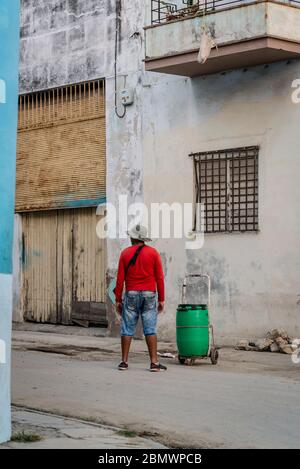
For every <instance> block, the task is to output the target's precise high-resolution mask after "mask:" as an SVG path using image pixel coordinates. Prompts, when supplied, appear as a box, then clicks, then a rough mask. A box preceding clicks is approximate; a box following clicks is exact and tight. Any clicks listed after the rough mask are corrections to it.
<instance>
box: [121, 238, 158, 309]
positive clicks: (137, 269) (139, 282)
mask: <svg viewBox="0 0 300 469" xmlns="http://www.w3.org/2000/svg"><path fill="white" fill-rule="evenodd" d="M138 247H139V245H134V246H130V247H129V248H127V249H125V250H124V251H123V252H122V254H121V257H120V261H119V268H118V276H117V285H116V289H115V295H116V301H117V302H118V303H121V301H122V293H123V287H124V282H125V284H126V291H142V290H144V291H155V292H156V291H157V292H158V301H165V282H164V272H163V268H162V263H161V258H160V255H159V253H158V252H157V251H156V249H154V248H152V247H151V246H144V247H143V249H142V250H141V252H140V253H139V255H138V258H137V260H136V263H135V265H132V266H130V267H129V270H128V272H127V276H126V281H125V269H126V266H127V265H128V264H129V262H130V259H131V258H132V257H133V256H134V253H135V251H136V250H137V249H138Z"/></svg>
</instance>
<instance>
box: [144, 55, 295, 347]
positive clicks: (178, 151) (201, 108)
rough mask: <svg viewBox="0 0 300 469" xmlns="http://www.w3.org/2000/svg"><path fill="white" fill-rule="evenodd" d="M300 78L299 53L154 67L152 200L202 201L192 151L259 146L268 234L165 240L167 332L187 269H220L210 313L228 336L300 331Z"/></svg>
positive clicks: (148, 190) (148, 134) (149, 157)
mask: <svg viewBox="0 0 300 469" xmlns="http://www.w3.org/2000/svg"><path fill="white" fill-rule="evenodd" d="M297 77H300V63H299V61H294V62H291V63H286V62H281V63H278V64H273V65H270V66H260V67H256V68H251V69H247V70H237V71H232V72H228V73H226V74H218V75H213V76H207V77H199V78H195V79H182V78H176V79H175V78H174V77H171V78H170V79H169V78H166V77H161V76H156V75H155V74H153V75H152V77H151V78H152V84H151V83H150V79H151V78H150V79H149V77H148V87H147V88H145V93H144V110H143V114H144V141H143V145H144V146H143V154H144V191H145V199H146V200H147V201H148V202H149V203H150V202H151V201H153V195H152V194H155V198H156V199H161V200H165V201H169V202H172V201H175V200H176V201H178V202H182V203H183V202H189V201H192V200H193V189H194V187H193V167H192V162H191V160H190V159H189V157H188V155H189V154H190V153H191V152H200V151H210V150H219V149H226V148H235V147H239V146H248V145H259V146H260V155H259V225H260V232H259V233H257V234H255V233H249V234H247V233H245V234H210V235H207V236H206V239H205V245H204V248H203V249H202V250H200V251H186V252H185V250H184V245H183V242H181V241H178V240H175V241H172V240H170V241H162V242H159V243H157V246H158V247H161V249H162V250H163V252H164V255H165V257H166V258H167V259H168V262H167V304H168V308H167V313H166V315H165V316H164V317H163V318H162V323H161V334H162V335H163V336H165V337H170V336H173V337H174V318H175V311H176V306H177V304H178V302H179V301H180V288H179V287H180V285H181V282H182V279H183V277H184V274H185V272H186V271H187V272H188V273H197V272H200V273H201V272H202V273H209V274H210V275H211V277H212V311H211V313H212V320H213V323H214V325H215V330H216V334H217V337H218V340H219V341H220V342H222V343H234V341H235V340H236V338H238V337H243V336H246V337H252V336H262V335H263V334H264V333H265V332H266V330H268V329H269V328H273V327H283V328H285V329H287V330H288V331H289V333H290V334H291V335H296V336H297V335H299V333H300V322H299V312H300V306H299V272H300V250H299V247H300V246H299V244H300V243H299V229H300V221H299V220H300V218H299V214H300V213H299V206H300V205H299V203H300V188H299V183H298V174H299V170H300V160H299V158H298V153H299V152H298V130H297V129H298V122H299V118H300V105H299V104H298V105H297V104H293V103H292V100H291V93H292V91H293V90H292V88H291V83H292V81H293V80H294V79H295V78H297ZM166 180H168V181H170V183H168V184H166V183H165V181H166ZM155 201H157V200H155ZM202 294H203V295H204V296H205V292H202ZM202 298H203V297H202Z"/></svg>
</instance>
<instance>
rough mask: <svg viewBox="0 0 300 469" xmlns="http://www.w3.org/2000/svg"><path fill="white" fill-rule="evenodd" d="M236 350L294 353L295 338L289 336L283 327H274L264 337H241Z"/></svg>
mask: <svg viewBox="0 0 300 469" xmlns="http://www.w3.org/2000/svg"><path fill="white" fill-rule="evenodd" d="M236 350H247V351H254V352H275V353H276V352H277V353H278V352H281V353H286V354H293V353H294V351H295V350H294V348H293V339H291V338H290V337H289V335H288V334H287V332H286V331H284V330H281V329H272V330H271V331H269V332H268V333H267V334H266V336H265V337H264V338H262V339H256V340H248V339H241V340H240V341H239V343H238V344H237V346H236Z"/></svg>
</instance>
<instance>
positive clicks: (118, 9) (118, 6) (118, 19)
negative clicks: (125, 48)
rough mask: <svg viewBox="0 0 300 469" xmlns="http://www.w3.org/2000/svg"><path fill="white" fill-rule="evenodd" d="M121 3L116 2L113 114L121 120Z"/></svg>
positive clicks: (124, 111) (123, 114)
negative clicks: (119, 52) (119, 70)
mask: <svg viewBox="0 0 300 469" xmlns="http://www.w3.org/2000/svg"><path fill="white" fill-rule="evenodd" d="M121 2H122V0H116V39H115V113H116V115H117V116H118V117H119V118H120V119H123V117H125V115H126V106H124V105H123V107H124V110H123V113H122V114H120V113H119V111H118V79H117V72H118V48H119V37H120V33H121V31H120V25H121Z"/></svg>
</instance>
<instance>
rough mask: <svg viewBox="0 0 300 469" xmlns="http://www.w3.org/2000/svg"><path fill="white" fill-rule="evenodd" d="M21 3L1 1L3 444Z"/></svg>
mask: <svg viewBox="0 0 300 469" xmlns="http://www.w3.org/2000/svg"><path fill="white" fill-rule="evenodd" d="M18 59H19V0H0V442H3V441H6V440H8V439H9V438H10V432H11V428H10V426H11V424H10V338H11V314H12V245H13V219H14V197H15V167H16V135H17V109H18V106H17V105H18Z"/></svg>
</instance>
